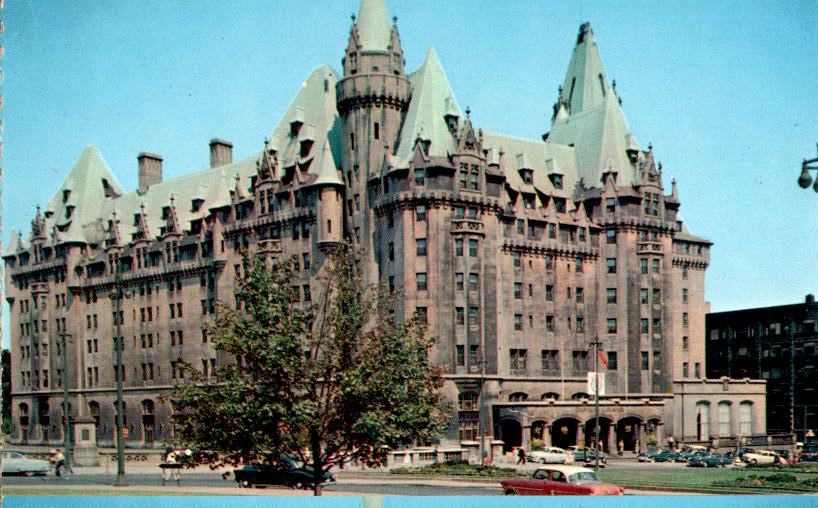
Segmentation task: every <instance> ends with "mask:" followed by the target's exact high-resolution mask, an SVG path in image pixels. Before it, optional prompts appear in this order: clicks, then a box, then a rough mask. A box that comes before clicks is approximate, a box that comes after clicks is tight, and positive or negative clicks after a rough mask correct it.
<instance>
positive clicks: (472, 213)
mask: <svg viewBox="0 0 818 508" xmlns="http://www.w3.org/2000/svg"><path fill="white" fill-rule="evenodd" d="M477 214H478V210H477V207H474V206H470V207H469V219H474V220H477Z"/></svg>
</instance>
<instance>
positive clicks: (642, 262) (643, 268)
mask: <svg viewBox="0 0 818 508" xmlns="http://www.w3.org/2000/svg"><path fill="white" fill-rule="evenodd" d="M639 272H640V273H643V274H645V273H648V260H647V259H646V258H640V259H639Z"/></svg>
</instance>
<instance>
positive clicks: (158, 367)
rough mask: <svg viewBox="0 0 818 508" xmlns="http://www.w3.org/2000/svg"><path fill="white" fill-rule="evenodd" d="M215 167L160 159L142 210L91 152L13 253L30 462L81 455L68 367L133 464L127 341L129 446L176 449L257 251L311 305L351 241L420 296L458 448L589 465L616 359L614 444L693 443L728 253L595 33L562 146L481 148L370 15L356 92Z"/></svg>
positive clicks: (557, 135) (434, 73)
mask: <svg viewBox="0 0 818 508" xmlns="http://www.w3.org/2000/svg"><path fill="white" fill-rule="evenodd" d="M210 146H211V166H212V167H211V168H209V169H206V170H204V171H199V172H196V173H191V174H190V175H187V176H184V177H180V178H176V179H172V180H168V181H163V179H162V168H161V164H162V159H161V156H158V155H153V154H140V157H139V175H140V183H139V189H138V190H135V191H130V192H124V191H123V190H122V189H121V188H120V187H119V185H118V184H117V183H116V179H115V178H114V177H113V175H112V173H111V172H110V170H109V169H108V168H107V166H106V165H105V163H104V161H103V160H102V158H101V156H100V155H99V154H98V153H97V152H96V150H95V149H94V148H88V149H86V151H85V152H83V154H82V156H81V157H80V160H79V161H78V162H77V165H76V166H75V167H74V169H73V170H72V172H71V174H70V175H69V177H68V178H67V179H66V181H65V182H64V183H63V185H62V186H61V188H60V189H59V191H58V192H57V194H56V195H55V196H54V198H53V199H52V201H51V202H50V203H49V204H48V206H47V207H46V209H45V211H44V212H42V213H41V212H40V211H39V209H38V211H37V214H36V217H35V219H34V221H33V222H32V233H31V236H30V237H29V238H28V239H27V240H25V241H24V240H23V238H22V237H18V236H17V235H14V237H13V239H12V242H11V244H10V245H9V247H8V249H7V251H6V253H5V254H4V260H5V262H6V268H7V270H6V287H7V301H8V302H9V304H10V306H11V321H12V323H11V330H12V379H13V387H14V388H13V394H12V396H13V420H14V422H13V426H14V434H13V440H14V441H15V442H20V441H58V440H60V439H61V436H60V433H61V429H60V425H59V424H58V422H59V421H60V414H61V409H60V400H61V391H60V390H61V387H62V382H63V377H64V375H65V372H64V369H66V367H67V369H68V371H67V383H68V387H69V391H70V400H71V412H72V414H75V415H91V416H93V417H94V418H96V419H97V421H98V422H99V423H98V433H99V441H100V442H101V443H111V442H112V441H113V436H114V431H113V428H114V424H113V422H114V408H113V400H114V385H115V377H114V376H115V368H114V360H113V358H114V356H113V346H114V337H121V338H122V341H123V345H124V350H125V354H124V378H125V387H126V388H125V401H126V421H127V427H128V430H129V432H128V443H129V444H131V445H143V446H151V445H154V444H157V443H159V442H162V441H165V440H167V439H168V438H170V437H171V432H172V430H171V428H170V425H169V417H170V413H171V408H170V407H169V406H168V405H167V403H165V402H162V401H161V400H160V399H159V396H160V395H161V394H163V393H167V392H168V390H169V389H170V387H171V386H172V385H173V384H174V383H177V382H180V381H183V380H181V379H180V376H181V373H180V372H179V370H178V369H177V368H176V367H177V365H178V362H180V361H186V362H188V363H190V364H192V365H194V366H197V367H199V366H200V368H201V370H202V371H203V372H205V373H207V374H208V375H210V374H212V373H213V372H214V368H216V367H218V366H219V365H220V364H221V363H222V362H224V361H227V360H226V359H222V358H219V357H218V355H217V354H216V352H215V350H214V348H213V344H212V341H210V340H209V339H208V337H207V336H206V335H204V334H203V332H202V323H204V322H208V321H212V320H213V319H214V317H215V313H216V306H215V302H216V301H222V302H225V303H227V304H230V305H233V304H235V303H236V302H235V299H234V294H233V292H234V288H235V284H236V282H235V277H236V276H238V275H241V274H242V273H243V270H244V268H243V266H242V264H241V255H240V252H241V250H242V249H248V250H250V251H254V252H260V253H263V254H265V255H270V256H295V257H296V259H297V260H298V267H299V280H298V281H295V282H294V284H296V285H297V286H298V288H299V293H300V295H301V298H302V299H303V300H305V301H309V300H310V297H311V293H310V283H311V280H312V278H313V277H315V276H316V274H317V272H318V270H319V269H320V267H321V264H322V263H323V259H324V255H323V253H324V252H325V247H327V246H330V245H332V244H334V243H337V242H339V241H341V240H342V239H348V240H350V241H352V242H353V243H354V244H356V245H357V246H359V247H362V248H364V249H365V250H366V252H367V255H368V257H367V260H366V262H367V270H366V274H367V280H368V282H370V283H373V284H376V283H380V284H384V285H385V286H387V287H389V288H390V289H391V290H393V291H395V292H396V293H397V294H398V297H397V299H396V303H395V309H394V310H395V316H396V318H397V319H404V318H406V317H408V316H411V315H412V314H414V313H420V314H422V315H425V316H426V320H427V323H428V325H429V333H431V334H433V335H434V336H436V337H438V339H439V340H438V342H437V346H436V347H435V350H434V355H435V361H436V362H437V363H438V364H439V365H441V366H442V367H443V368H444V372H445V376H446V386H445V387H444V391H445V393H446V394H447V396H448V397H449V398H450V399H451V400H452V401H456V402H455V407H456V410H455V414H454V415H453V416H454V417H455V422H456V423H455V424H454V425H453V426H452V427H451V428H450V429H449V431H448V432H447V434H446V436H444V440H447V441H473V440H475V439H477V438H478V437H479V436H480V435H483V436H487V437H492V438H500V439H503V441H504V442H505V446H506V448H511V447H514V446H520V445H529V444H530V439H531V437H532V436H534V438H541V439H544V440H546V441H550V442H553V443H555V444H557V443H558V444H560V445H563V446H570V445H573V444H578V443H582V442H585V441H586V440H587V436H588V435H589V434H587V431H588V428H589V427H588V425H589V424H588V422H589V418H591V415H592V413H589V411H590V410H591V408H592V404H589V395H588V388H587V387H586V375H587V373H588V372H589V371H591V370H593V369H594V368H595V363H596V362H597V358H600V360H599V370H600V371H601V372H603V373H604V374H605V375H606V379H607V387H606V388H607V390H606V395H605V396H604V397H603V400H602V402H601V408H600V414H601V415H602V419H601V421H602V424H601V428H602V426H604V428H605V432H604V433H603V437H604V440H603V444H605V447H606V448H608V446H609V443H611V442H614V441H616V442H618V441H620V440H621V441H623V442H625V446H626V447H628V448H630V449H632V448H634V447H635V446H636V442H637V441H640V442H641V443H645V442H646V440H647V439H648V437H647V434H644V432H648V434H652V435H653V436H654V437H655V436H656V435H657V433H660V432H661V431H660V429H662V428H663V426H665V427H669V426H670V425H671V423H670V422H672V418H673V416H672V415H673V407H672V406H673V404H672V399H673V396H672V395H670V392H671V391H672V390H673V387H674V380H677V379H685V378H701V377H702V376H704V370H703V369H704V315H705V312H706V308H707V306H706V303H705V301H704V277H705V270H706V268H707V266H708V263H709V248H710V246H711V243H710V242H709V241H707V240H704V239H702V238H699V237H696V236H693V235H692V234H690V233H689V232H688V231H687V228H686V227H685V225H684V224H683V223H682V221H681V219H680V218H679V217H678V210H679V207H680V200H679V196H678V192H677V189H676V184H675V182H673V184H672V186H671V189H670V192H666V188H665V185H664V182H663V179H662V166H661V164H660V163H657V162H656V161H655V158H654V153H653V150H652V148H651V147H648V148H647V149H642V148H640V147H639V145H638V144H637V142H636V140H635V139H634V136H633V134H632V133H631V132H630V129H629V128H628V126H627V124H626V122H625V120H624V116H623V114H622V111H621V109H620V103H619V100H618V97H617V96H616V89H615V87H614V86H612V85H611V84H610V83H609V82H608V80H607V77H606V75H605V70H604V68H603V66H602V63H601V58H600V56H599V53H598V50H597V46H596V42H595V40H594V35H593V32H592V31H591V29H590V26H589V25H588V24H583V25H582V26H581V27H580V30H579V34H578V37H577V41H576V47H575V49H574V53H573V56H572V58H571V62H570V64H569V67H568V71H567V73H566V78H565V82H564V84H563V86H562V87H561V88H560V91H559V94H558V97H557V101H556V103H555V104H554V115H553V118H552V121H551V130H550V131H549V133H547V134H546V135H544V136H543V140H522V139H518V138H513V137H510V136H505V135H501V134H494V133H489V132H484V131H483V130H482V129H479V128H477V127H476V126H474V125H472V122H471V120H470V118H469V111H468V110H466V111H465V115H463V114H461V112H460V109H459V106H458V104H457V101H456V100H455V96H454V93H453V92H452V90H451V89H450V87H449V84H448V81H447V79H446V77H445V73H444V72H443V69H442V66H441V64H440V62H439V60H438V58H437V55H436V53H435V51H434V49H430V50H429V53H428V54H427V57H426V61H425V62H424V64H423V65H422V66H421V67H420V68H419V69H417V70H416V71H415V72H413V73H411V74H408V75H407V74H406V73H405V70H404V58H403V52H402V49H401V45H400V37H399V35H398V31H397V27H396V25H394V24H390V23H389V20H388V17H387V13H386V7H385V5H384V4H383V1H382V0H362V2H361V9H360V14H359V17H358V19H357V21H353V25H352V28H351V32H350V37H349V43H348V45H347V48H346V51H345V52H344V58H343V72H342V73H341V74H338V73H336V72H335V71H333V70H332V69H331V68H329V67H326V66H325V67H321V68H318V69H316V70H315V71H314V72H313V73H312V74H311V75H310V77H309V78H308V79H307V81H306V83H305V86H304V87H303V88H302V90H301V91H300V92H299V94H298V95H297V97H296V98H295V99H294V100H293V103H292V105H291V106H290V108H289V109H288V111H287V112H286V113H285V115H284V118H282V120H281V122H280V123H279V124H278V126H277V127H276V128H275V129H274V130H273V132H272V133H271V135H270V137H269V138H268V140H267V142H266V143H265V146H264V147H263V149H262V150H261V151H260V152H259V153H258V155H257V156H255V157H252V158H250V159H247V160H244V161H238V162H233V160H232V152H231V150H232V145H231V144H230V143H229V142H227V141H223V140H220V139H215V140H213V141H212V142H211V145H210ZM119 285H121V286H122V287H124V290H125V297H124V298H123V299H120V300H117V299H115V298H113V296H112V290H114V289H115V288H116V287H117V286H119ZM64 333H65V334H67V335H68V336H67V347H66V348H65V350H63V347H62V346H61V345H60V342H61V340H62V335H61V334H64ZM596 338H598V340H599V342H600V346H599V351H600V354H599V357H598V356H597V355H596V354H595V350H594V348H593V347H592V345H591V343H592V341H593V340H594V339H596ZM529 429H531V430H529ZM555 429H556V430H555ZM583 429H585V430H583ZM640 429H641V430H640ZM544 430H545V431H548V432H545V433H544ZM640 432H642V433H643V434H644V435H643V434H640ZM659 435H662V434H661V433H660V434H659ZM640 436H641V437H642V439H641V440H640Z"/></svg>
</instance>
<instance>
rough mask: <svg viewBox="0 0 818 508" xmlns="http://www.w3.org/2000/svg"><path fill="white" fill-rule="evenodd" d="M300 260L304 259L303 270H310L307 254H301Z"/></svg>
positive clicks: (308, 255)
mask: <svg viewBox="0 0 818 508" xmlns="http://www.w3.org/2000/svg"><path fill="white" fill-rule="evenodd" d="M302 258H303V259H304V270H309V269H310V254H309V253H308V252H305V253H304V254H302Z"/></svg>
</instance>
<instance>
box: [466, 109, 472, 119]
mask: <svg viewBox="0 0 818 508" xmlns="http://www.w3.org/2000/svg"><path fill="white" fill-rule="evenodd" d="M469 115H471V108H469V107H468V106H466V118H469Z"/></svg>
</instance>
